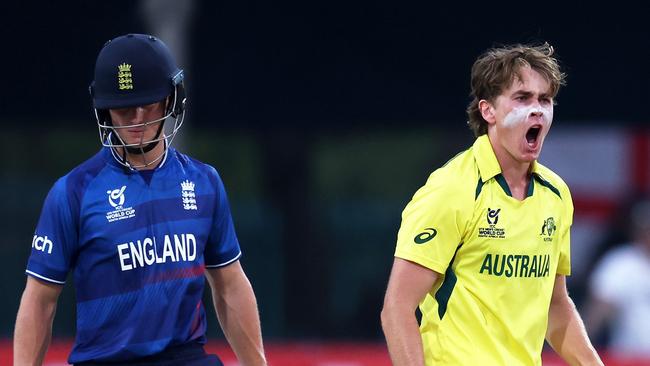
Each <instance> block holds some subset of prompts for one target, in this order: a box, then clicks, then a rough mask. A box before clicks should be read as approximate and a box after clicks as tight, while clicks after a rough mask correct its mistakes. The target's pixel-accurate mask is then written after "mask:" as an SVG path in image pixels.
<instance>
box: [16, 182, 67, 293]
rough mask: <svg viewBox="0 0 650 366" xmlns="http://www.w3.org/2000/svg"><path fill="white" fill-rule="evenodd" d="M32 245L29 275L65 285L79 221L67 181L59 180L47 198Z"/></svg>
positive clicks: (28, 267)
mask: <svg viewBox="0 0 650 366" xmlns="http://www.w3.org/2000/svg"><path fill="white" fill-rule="evenodd" d="M31 246H32V249H31V254H30V256H29V260H28V262H27V270H26V271H25V272H26V273H27V274H28V275H30V276H33V277H36V278H39V279H41V280H44V281H47V282H51V283H56V284H64V283H65V280H66V277H67V275H68V271H69V270H70V266H71V262H72V258H73V255H74V251H75V248H76V246H77V228H76V221H75V219H74V218H73V217H72V215H71V210H70V204H69V197H68V196H67V189H66V179H65V178H62V179H60V180H58V181H57V182H56V183H55V184H54V186H53V187H52V189H51V190H50V192H49V193H48V195H47V197H46V198H45V203H44V204H43V209H42V211H41V216H40V218H39V220H38V224H37V226H36V231H35V233H34V236H33V238H32V244H31Z"/></svg>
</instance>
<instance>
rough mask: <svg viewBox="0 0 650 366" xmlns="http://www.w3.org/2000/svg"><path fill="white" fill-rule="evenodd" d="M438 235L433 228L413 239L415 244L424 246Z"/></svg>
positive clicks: (425, 230)
mask: <svg viewBox="0 0 650 366" xmlns="http://www.w3.org/2000/svg"><path fill="white" fill-rule="evenodd" d="M437 234H438V231H437V230H436V229H434V228H432V227H428V228H426V229H424V232H421V233H419V234H418V235H416V236H415V238H413V241H414V242H415V244H424V243H426V242H428V241H429V240H431V239H433V238H434V237H435V236H436V235H437Z"/></svg>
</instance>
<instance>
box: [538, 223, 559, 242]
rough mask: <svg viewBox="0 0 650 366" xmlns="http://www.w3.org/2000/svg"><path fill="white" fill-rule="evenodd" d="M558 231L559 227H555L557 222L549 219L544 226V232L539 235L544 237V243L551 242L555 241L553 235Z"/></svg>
mask: <svg viewBox="0 0 650 366" xmlns="http://www.w3.org/2000/svg"><path fill="white" fill-rule="evenodd" d="M556 230H557V227H556V226H555V220H554V219H553V218H552V217H549V218H548V219H546V220H544V223H543V224H542V232H541V233H539V235H540V236H543V237H544V241H551V240H553V234H554V233H555V231H556Z"/></svg>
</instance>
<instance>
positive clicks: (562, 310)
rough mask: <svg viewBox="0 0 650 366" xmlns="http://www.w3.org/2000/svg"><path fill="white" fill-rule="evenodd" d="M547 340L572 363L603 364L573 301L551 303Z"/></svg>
mask: <svg viewBox="0 0 650 366" xmlns="http://www.w3.org/2000/svg"><path fill="white" fill-rule="evenodd" d="M548 317H549V318H548V330H547V332H546V340H547V341H548V343H549V344H550V345H551V347H553V349H554V350H555V352H557V353H558V354H559V355H560V356H561V357H562V358H563V359H564V360H565V361H566V362H567V363H569V364H570V365H572V366H573V365H603V362H602V361H601V360H600V357H599V356H598V353H597V352H596V350H595V349H594V347H593V346H592V345H591V342H590V341H589V337H588V336H587V332H586V330H585V327H584V324H583V322H582V320H581V318H580V315H579V314H578V311H577V310H576V307H575V305H574V304H573V301H572V300H571V299H570V298H569V297H567V298H566V299H565V300H563V301H555V302H553V303H551V307H550V309H549V314H548Z"/></svg>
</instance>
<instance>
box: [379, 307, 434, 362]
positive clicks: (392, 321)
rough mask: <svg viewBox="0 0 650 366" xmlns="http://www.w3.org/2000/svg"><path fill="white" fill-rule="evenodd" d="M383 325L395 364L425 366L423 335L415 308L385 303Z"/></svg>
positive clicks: (382, 315)
mask: <svg viewBox="0 0 650 366" xmlns="http://www.w3.org/2000/svg"><path fill="white" fill-rule="evenodd" d="M381 325H382V328H383V330H384V335H385V336H386V344H387V345H388V353H389V354H390V358H391V361H392V363H393V366H407V365H408V366H424V351H423V348H422V337H421V335H420V332H419V327H418V322H417V319H416V318H415V312H414V311H413V309H408V308H406V307H401V306H400V305H399V304H398V305H395V306H391V305H389V304H385V305H384V309H383V310H382V312H381Z"/></svg>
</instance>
